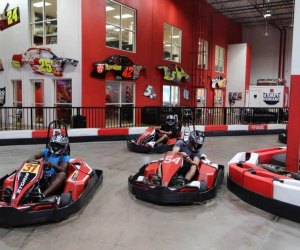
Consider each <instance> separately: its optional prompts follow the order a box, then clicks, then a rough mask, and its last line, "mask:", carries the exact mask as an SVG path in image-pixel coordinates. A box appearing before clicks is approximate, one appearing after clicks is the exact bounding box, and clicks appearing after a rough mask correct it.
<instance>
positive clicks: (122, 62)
mask: <svg viewBox="0 0 300 250" xmlns="http://www.w3.org/2000/svg"><path fill="white" fill-rule="evenodd" d="M142 69H144V67H143V66H141V65H137V64H135V63H134V62H133V61H132V60H131V59H129V58H128V57H127V56H122V55H114V56H110V57H108V58H107V59H105V60H103V61H100V62H96V63H94V69H93V71H92V73H91V76H93V77H97V78H105V76H106V74H107V72H109V71H110V70H112V71H113V72H114V74H115V77H116V79H117V80H122V79H132V80H134V79H137V78H138V77H139V74H140V71H141V70H142Z"/></svg>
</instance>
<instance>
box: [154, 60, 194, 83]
mask: <svg viewBox="0 0 300 250" xmlns="http://www.w3.org/2000/svg"><path fill="white" fill-rule="evenodd" d="M157 68H158V69H160V70H162V71H163V72H164V80H167V81H171V82H175V83H180V82H181V81H184V82H188V81H189V79H190V76H189V75H188V74H187V73H185V72H184V70H183V68H182V67H181V66H179V65H177V64H175V63H173V64H169V65H167V66H159V67H157Z"/></svg>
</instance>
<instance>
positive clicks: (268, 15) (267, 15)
mask: <svg viewBox="0 0 300 250" xmlns="http://www.w3.org/2000/svg"><path fill="white" fill-rule="evenodd" d="M270 16H272V14H271V11H270V10H267V11H266V12H265V14H264V18H267V17H270Z"/></svg>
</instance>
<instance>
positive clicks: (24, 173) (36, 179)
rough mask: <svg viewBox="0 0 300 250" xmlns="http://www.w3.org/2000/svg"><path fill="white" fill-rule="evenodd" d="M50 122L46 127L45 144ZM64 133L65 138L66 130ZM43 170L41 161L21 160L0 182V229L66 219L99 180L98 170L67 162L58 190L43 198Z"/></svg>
mask: <svg viewBox="0 0 300 250" xmlns="http://www.w3.org/2000/svg"><path fill="white" fill-rule="evenodd" d="M54 122H55V123H57V122H59V121H54ZM52 123H53V122H52ZM52 123H50V125H49V127H48V142H49V138H50V137H49V135H50V126H51V124H52ZM64 130H65V132H66V135H67V129H66V127H65V129H64ZM51 131H52V130H51ZM43 167H44V162H43V160H42V159H39V160H32V161H31V160H30V161H25V162H24V163H23V164H22V166H21V167H20V169H19V170H16V171H14V172H12V173H11V174H8V175H6V176H4V177H2V178H1V179H0V226H3V227H9V226H23V225H29V224H37V223H43V222H48V221H61V220H63V219H66V218H68V217H69V216H70V215H71V214H73V213H75V212H77V211H79V210H80V209H81V208H82V207H83V206H84V205H85V204H86V203H87V202H88V200H89V199H90V198H91V196H92V195H93V193H94V191H95V190H96V188H97V187H98V186H100V184H101V183H102V181H103V172H102V171H101V170H97V169H92V168H91V167H90V166H89V165H88V164H87V163H85V162H83V161H82V160H80V159H71V161H70V163H69V166H68V171H67V179H66V181H65V184H64V186H63V188H62V189H61V191H60V192H58V193H57V194H55V195H53V196H49V197H47V198H44V199H43V197H42V191H43V190H42V189H43V185H42V184H43V183H42V182H43V179H42V177H43V172H44V171H43V170H44V169H43Z"/></svg>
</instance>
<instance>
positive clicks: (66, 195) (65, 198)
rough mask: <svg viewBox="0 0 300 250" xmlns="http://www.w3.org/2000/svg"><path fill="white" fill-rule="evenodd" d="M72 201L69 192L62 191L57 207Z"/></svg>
mask: <svg viewBox="0 0 300 250" xmlns="http://www.w3.org/2000/svg"><path fill="white" fill-rule="evenodd" d="M71 202H72V197H71V193H62V194H61V196H60V201H59V204H58V205H59V207H65V206H68V205H69V204H70V203H71Z"/></svg>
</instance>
